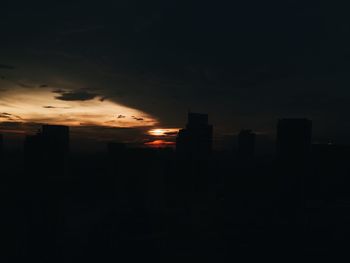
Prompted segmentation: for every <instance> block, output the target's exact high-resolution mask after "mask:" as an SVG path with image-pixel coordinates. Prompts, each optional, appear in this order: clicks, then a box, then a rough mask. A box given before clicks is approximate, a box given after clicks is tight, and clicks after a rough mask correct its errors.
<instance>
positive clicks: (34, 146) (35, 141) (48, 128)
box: [24, 125, 69, 158]
mask: <svg viewBox="0 0 350 263" xmlns="http://www.w3.org/2000/svg"><path fill="white" fill-rule="evenodd" d="M24 151H25V153H26V154H27V155H35V156H39V155H42V157H45V158H50V157H57V158H60V157H64V156H65V155H67V154H68V152H69V127H67V126H62V125H43V126H42V128H41V130H39V131H38V132H37V133H36V134H35V135H28V136H26V138H25V141H24Z"/></svg>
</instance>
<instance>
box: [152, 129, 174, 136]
mask: <svg viewBox="0 0 350 263" xmlns="http://www.w3.org/2000/svg"><path fill="white" fill-rule="evenodd" d="M179 130H180V128H164V129H163V128H157V129H151V130H149V131H148V134H149V135H152V136H176V135H177V133H178V132H179Z"/></svg>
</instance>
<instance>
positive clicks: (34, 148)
mask: <svg viewBox="0 0 350 263" xmlns="http://www.w3.org/2000/svg"><path fill="white" fill-rule="evenodd" d="M24 153H25V155H26V156H27V157H28V158H33V157H37V156H38V155H42V154H43V141H42V136H41V132H40V131H38V133H37V134H34V135H27V136H26V137H25V140H24Z"/></svg>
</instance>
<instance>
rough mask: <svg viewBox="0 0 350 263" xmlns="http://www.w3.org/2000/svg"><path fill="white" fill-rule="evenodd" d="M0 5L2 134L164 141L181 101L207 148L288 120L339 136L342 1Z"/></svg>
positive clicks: (320, 134)
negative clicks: (206, 130) (210, 135)
mask: <svg viewBox="0 0 350 263" xmlns="http://www.w3.org/2000/svg"><path fill="white" fill-rule="evenodd" d="M87 2H89V3H87ZM1 10H2V12H1V16H0V29H1V30H0V32H1V41H0V130H1V132H2V133H4V134H5V135H6V134H8V138H15V137H16V136H22V137H23V135H24V134H26V133H33V132H35V130H36V129H38V127H39V126H40V124H42V123H55V124H65V125H69V126H71V127H72V129H71V131H72V134H73V135H74V136H76V138H80V139H81V140H95V141H98V142H100V141H106V140H117V141H118V140H119V141H125V142H130V143H136V144H146V145H149V146H154V145H157V144H161V143H162V142H164V145H169V144H168V141H173V140H174V135H175V133H174V131H176V130H178V129H179V128H181V127H184V126H185V123H186V114H187V112H188V110H191V111H194V112H205V113H208V114H209V119H210V122H211V123H212V124H213V125H214V129H215V138H216V143H217V145H225V144H226V145H229V141H230V139H229V138H232V136H235V135H236V134H237V133H238V132H239V130H240V129H243V128H244V129H247V128H249V129H253V130H254V131H256V132H257V133H258V135H261V136H262V137H264V136H265V137H266V138H270V139H271V140H273V137H274V134H275V127H276V123H277V120H278V119H279V118H288V117H302V118H304V117H306V118H310V119H312V120H313V128H314V129H313V133H314V140H315V141H316V140H320V141H322V140H328V139H332V140H334V141H337V142H340V143H349V138H348V130H349V128H350V121H349V118H348V115H349V113H350V110H349V107H348V104H349V98H350V97H349V95H350V89H349V84H350V79H349V70H350V63H349V61H350V18H349V16H348V14H347V10H348V6H347V4H346V3H345V1H339V2H337V1H307V0H293V1H292V0H286V1H277V0H274V1H271V0H266V1H259V0H248V1H191V0H188V1H179V0H178V1H174V0H167V1H141V0H139V1H136V0H128V1H118V0H116V1H62V0H61V1H4V2H2V6H1ZM155 129H158V130H159V129H164V133H163V134H160V133H157V132H156V133H154V132H153V133H152V130H155ZM165 129H171V131H172V132H170V134H169V132H167V131H168V130H165ZM226 142H227V143H226Z"/></svg>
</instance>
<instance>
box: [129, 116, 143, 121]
mask: <svg viewBox="0 0 350 263" xmlns="http://www.w3.org/2000/svg"><path fill="white" fill-rule="evenodd" d="M131 118H133V119H134V120H137V121H143V120H144V119H143V118H139V117H135V116H131Z"/></svg>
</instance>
